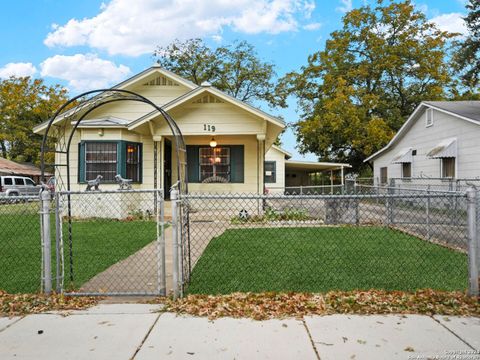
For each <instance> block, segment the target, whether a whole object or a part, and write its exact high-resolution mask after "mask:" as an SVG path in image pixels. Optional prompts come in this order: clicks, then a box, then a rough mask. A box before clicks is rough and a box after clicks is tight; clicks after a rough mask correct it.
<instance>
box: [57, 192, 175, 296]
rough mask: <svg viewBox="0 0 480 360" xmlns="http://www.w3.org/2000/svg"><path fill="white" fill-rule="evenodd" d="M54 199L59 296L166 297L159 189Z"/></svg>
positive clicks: (60, 194)
mask: <svg viewBox="0 0 480 360" xmlns="http://www.w3.org/2000/svg"><path fill="white" fill-rule="evenodd" d="M55 196H56V198H55V204H56V205H55V224H56V236H55V238H56V241H55V244H56V261H55V269H56V278H57V282H56V283H57V291H63V292H65V293H67V294H75V295H138V296H141V295H166V269H165V221H164V197H163V191H162V190H114V191H83V192H79V191H61V192H57V193H56V194H55Z"/></svg>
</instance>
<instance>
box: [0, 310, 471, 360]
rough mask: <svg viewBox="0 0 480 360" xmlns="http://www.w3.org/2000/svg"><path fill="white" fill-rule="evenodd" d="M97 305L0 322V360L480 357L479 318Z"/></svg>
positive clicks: (2, 319) (4, 319) (3, 319)
mask: <svg viewBox="0 0 480 360" xmlns="http://www.w3.org/2000/svg"><path fill="white" fill-rule="evenodd" d="M158 310H160V307H159V306H156V305H144V304H101V305H98V306H96V307H93V308H91V309H89V310H86V311H76V312H70V313H68V316H65V314H62V313H48V314H40V315H28V316H25V317H23V318H12V319H8V318H0V359H2V360H6V359H39V360H42V359H49V360H50V359H51V360H56V359H61V360H64V359H69V360H71V359H115V360H122V359H138V360H150V359H427V358H434V359H480V352H479V350H480V319H479V318H463V317H445V316H435V317H428V316H419V315H408V316H399V315H389V316H380V315H371V316H359V315H331V316H311V317H306V318H305V319H301V320H297V319H285V320H268V321H253V320H249V319H232V318H222V319H219V320H215V321H210V320H208V319H206V318H195V317H190V316H176V315H175V314H171V313H158V312H156V311H158Z"/></svg>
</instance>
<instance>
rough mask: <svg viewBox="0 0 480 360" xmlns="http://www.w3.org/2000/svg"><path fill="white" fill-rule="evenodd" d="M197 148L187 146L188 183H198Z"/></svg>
mask: <svg viewBox="0 0 480 360" xmlns="http://www.w3.org/2000/svg"><path fill="white" fill-rule="evenodd" d="M199 148H200V146H197V145H187V173H188V182H190V183H198V182H200V169H199V168H200V164H199V158H198V151H199V150H198V149H199Z"/></svg>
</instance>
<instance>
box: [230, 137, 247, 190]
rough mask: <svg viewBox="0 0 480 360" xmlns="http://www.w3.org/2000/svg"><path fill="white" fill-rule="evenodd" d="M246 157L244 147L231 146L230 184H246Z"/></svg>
mask: <svg viewBox="0 0 480 360" xmlns="http://www.w3.org/2000/svg"><path fill="white" fill-rule="evenodd" d="M244 159H245V155H244V146H243V145H231V146H230V171H231V175H230V182H232V183H243V182H244V168H245V164H244V162H245V160H244Z"/></svg>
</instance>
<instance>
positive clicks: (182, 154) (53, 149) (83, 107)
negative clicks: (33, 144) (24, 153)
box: [40, 89, 188, 193]
mask: <svg viewBox="0 0 480 360" xmlns="http://www.w3.org/2000/svg"><path fill="white" fill-rule="evenodd" d="M118 101H136V102H142V103H145V104H148V105H150V106H151V107H152V108H153V109H154V111H158V113H159V114H161V115H162V117H163V118H164V119H165V121H166V122H167V124H168V126H169V128H170V130H171V131H172V136H173V137H174V140H175V148H176V155H177V174H178V181H179V186H178V188H179V191H180V193H187V192H188V184H187V159H186V157H187V155H186V154H187V152H186V146H185V141H184V139H183V135H182V132H181V131H180V128H179V127H178V125H177V123H176V122H175V121H174V120H173V118H172V117H171V116H170V115H169V114H168V113H167V112H166V111H165V110H163V109H162V108H161V107H160V106H158V105H156V104H155V103H153V102H152V101H151V100H149V99H147V98H146V97H144V96H142V95H140V94H137V93H135V92H133V91H129V90H123V89H98V90H91V91H87V92H84V93H83V94H80V95H78V96H75V97H74V98H72V99H70V100H69V101H67V102H66V103H65V104H63V105H62V106H61V107H60V108H59V109H58V110H57V111H56V112H55V114H54V115H53V116H52V117H51V118H50V120H49V121H48V124H47V127H46V129H45V133H44V135H43V140H42V147H41V154H40V161H41V173H42V175H41V177H42V180H43V181H45V171H46V169H47V167H51V168H52V169H53V170H54V173H55V175H56V188H57V189H58V190H67V191H70V190H71V184H70V147H71V145H72V139H73V136H74V134H75V132H76V130H77V128H78V126H79V125H80V123H81V122H82V121H83V120H84V119H85V118H86V117H87V115H88V114H89V113H91V112H92V111H94V110H96V109H98V108H100V107H101V106H104V105H107V104H110V103H113V102H118ZM49 145H50V147H49ZM49 159H50V160H52V161H53V162H48V160H49ZM61 168H65V169H66V171H65V172H62V171H60V169H61ZM63 173H64V174H65V175H66V179H64V178H63ZM65 180H66V181H65Z"/></svg>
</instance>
